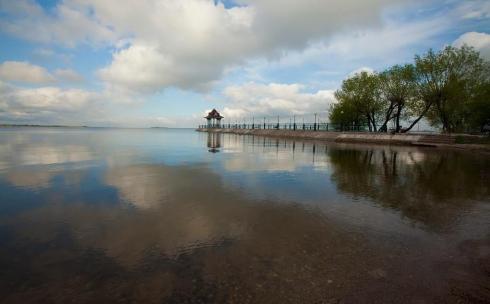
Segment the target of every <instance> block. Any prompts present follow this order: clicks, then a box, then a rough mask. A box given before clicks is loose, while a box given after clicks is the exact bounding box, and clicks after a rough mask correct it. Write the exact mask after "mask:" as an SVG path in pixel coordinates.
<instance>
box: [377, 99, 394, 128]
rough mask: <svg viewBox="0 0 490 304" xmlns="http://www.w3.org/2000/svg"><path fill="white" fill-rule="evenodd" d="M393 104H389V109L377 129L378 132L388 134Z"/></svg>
mask: <svg viewBox="0 0 490 304" xmlns="http://www.w3.org/2000/svg"><path fill="white" fill-rule="evenodd" d="M394 104H395V103H394V102H391V103H390V107H389V108H388V110H387V111H386V115H385V121H384V123H383V124H382V125H381V127H380V128H379V132H388V122H389V121H390V120H391V114H392V113H393V110H394V108H395V106H394Z"/></svg>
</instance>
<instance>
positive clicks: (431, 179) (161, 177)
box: [0, 128, 490, 303]
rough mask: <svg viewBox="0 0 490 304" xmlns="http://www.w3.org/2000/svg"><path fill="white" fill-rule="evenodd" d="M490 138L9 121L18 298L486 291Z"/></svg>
mask: <svg viewBox="0 0 490 304" xmlns="http://www.w3.org/2000/svg"><path fill="white" fill-rule="evenodd" d="M489 181H490V156H488V155H484V154H475V153H467V152H458V151H440V150H430V149H420V148H411V147H387V146H365V145H362V146H356V145H338V144H330V143H328V144H325V143H318V142H308V141H292V140H284V139H271V138H263V137H251V136H235V135H221V136H219V135H208V134H206V133H198V132H194V131H193V130H162V129H154V130H111V129H62V128H46V129H42V128H39V129H35V128H11V129H5V128H4V129H1V130H0V269H1V271H0V302H2V303H94V302H98V303H114V302H121V303H134V302H142V303H484V302H487V303H488V302H489V301H490V182H489Z"/></svg>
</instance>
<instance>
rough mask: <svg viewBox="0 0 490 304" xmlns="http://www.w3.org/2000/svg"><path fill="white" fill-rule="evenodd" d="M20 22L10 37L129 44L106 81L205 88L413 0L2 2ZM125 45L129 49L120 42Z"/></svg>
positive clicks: (11, 24)
mask: <svg viewBox="0 0 490 304" xmlns="http://www.w3.org/2000/svg"><path fill="white" fill-rule="evenodd" d="M0 1H1V3H2V6H1V7H2V10H3V11H4V12H7V13H8V14H9V15H11V16H14V17H13V18H11V19H9V20H8V21H3V22H2V24H0V25H1V26H2V28H3V30H4V31H7V32H9V33H12V34H14V35H17V36H20V37H24V38H27V39H31V40H34V41H43V42H57V43H60V44H68V45H70V46H73V45H76V44H77V43H91V44H100V43H109V44H111V45H117V46H119V47H120V46H121V45H125V46H126V47H125V48H123V49H118V50H116V51H115V52H114V54H113V60H112V63H111V64H110V65H108V66H107V67H105V68H104V69H102V70H101V71H100V73H99V74H100V76H101V77H102V79H103V80H105V81H106V82H108V83H109V85H111V86H124V87H126V88H128V89H131V90H133V91H139V92H145V93H147V92H155V91H159V90H162V89H164V88H166V87H169V86H173V87H179V88H183V89H193V90H205V89H207V88H209V86H210V85H211V84H213V82H214V81H217V80H219V79H220V78H221V77H222V75H223V73H224V72H225V71H226V69H227V68H230V67H233V66H235V65H240V64H242V63H243V62H244V61H246V60H249V59H251V58H256V57H263V56H265V57H278V56H282V54H283V52H284V51H285V50H301V49H303V48H305V47H307V46H308V45H309V44H310V43H312V42H315V41H318V40H321V39H324V38H325V37H329V36H330V35H332V33H334V32H337V31H339V30H350V29H356V28H364V27H366V26H368V27H371V26H377V25H379V24H381V15H382V13H383V11H384V9H385V8H386V7H389V6H393V5H395V4H397V3H403V2H408V1H407V0H396V1H393V0H372V1H369V2H368V1H362V2H360V1H357V0H331V1H318V0H303V1H282V0H261V1H258V0H240V1H237V2H238V3H239V4H241V6H236V7H232V8H226V7H225V6H224V5H223V4H222V3H220V2H218V3H215V1H214V0H187V1H182V0H166V1H162V0H148V1H139V0H131V1H129V0H128V1H124V5H122V4H121V2H120V1H119V0H65V1H63V2H61V3H59V4H58V5H57V6H56V7H55V8H54V9H51V11H49V12H46V10H45V9H43V8H42V7H40V6H39V5H38V4H35V3H34V2H32V1H28V0H19V1H16V3H11V1H2V0H0ZM121 41H123V43H120V42H121Z"/></svg>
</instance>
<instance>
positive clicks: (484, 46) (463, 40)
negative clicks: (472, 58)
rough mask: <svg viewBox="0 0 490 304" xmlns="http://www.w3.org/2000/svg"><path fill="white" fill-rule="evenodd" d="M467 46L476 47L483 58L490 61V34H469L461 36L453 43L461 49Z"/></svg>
mask: <svg viewBox="0 0 490 304" xmlns="http://www.w3.org/2000/svg"><path fill="white" fill-rule="evenodd" d="M465 44H466V45H468V46H472V47H474V48H475V49H476V50H477V51H479V52H480V54H481V56H482V57H483V58H485V59H486V60H490V34H487V33H477V32H468V33H465V34H463V35H461V36H459V38H458V39H456V41H454V43H453V45H454V46H456V47H461V46H463V45H465Z"/></svg>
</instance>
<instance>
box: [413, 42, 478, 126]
mask: <svg viewBox="0 0 490 304" xmlns="http://www.w3.org/2000/svg"><path fill="white" fill-rule="evenodd" d="M415 67H416V68H415V71H416V80H417V92H418V98H419V102H417V103H415V104H414V107H412V111H413V112H414V113H417V114H418V118H417V119H416V120H415V121H414V122H413V123H412V125H411V126H410V127H409V129H411V127H413V126H414V125H415V124H416V123H417V122H418V121H419V120H420V119H421V118H422V117H423V116H427V118H428V120H429V122H430V123H431V124H432V125H434V126H442V129H443V131H444V132H454V131H461V130H464V128H465V124H466V123H465V117H466V116H467V112H468V110H469V108H470V106H469V104H470V102H471V100H474V98H475V96H474V95H475V93H476V92H478V88H479V87H480V86H481V85H482V83H484V82H485V81H486V80H485V79H486V78H488V68H487V64H486V63H485V62H484V61H483V59H482V58H481V57H480V54H479V53H478V52H476V51H475V50H474V49H473V48H471V47H468V46H463V47H461V48H455V47H451V46H448V47H446V48H445V49H444V50H442V51H441V52H438V53H435V52H434V51H432V50H430V51H429V52H428V53H427V54H425V55H424V56H416V57H415Z"/></svg>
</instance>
